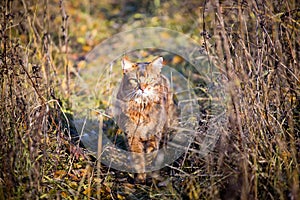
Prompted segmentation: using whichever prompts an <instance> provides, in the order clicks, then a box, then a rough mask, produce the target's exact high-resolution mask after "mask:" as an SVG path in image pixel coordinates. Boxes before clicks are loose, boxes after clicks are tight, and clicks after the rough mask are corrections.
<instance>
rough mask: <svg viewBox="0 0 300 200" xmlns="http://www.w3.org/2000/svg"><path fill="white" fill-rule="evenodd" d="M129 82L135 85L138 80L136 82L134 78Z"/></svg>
mask: <svg viewBox="0 0 300 200" xmlns="http://www.w3.org/2000/svg"><path fill="white" fill-rule="evenodd" d="M129 83H130V84H132V85H136V84H137V83H138V82H137V80H136V79H130V80H129Z"/></svg>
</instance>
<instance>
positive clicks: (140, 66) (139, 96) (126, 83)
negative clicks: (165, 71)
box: [121, 57, 163, 102]
mask: <svg viewBox="0 0 300 200" xmlns="http://www.w3.org/2000/svg"><path fill="white" fill-rule="evenodd" d="M121 64H122V69H123V88H122V90H123V92H124V93H126V96H127V97H129V98H130V99H131V100H135V101H137V102H144V101H146V100H147V101H149V100H153V99H154V98H155V95H157V94H158V93H159V91H158V90H159V88H160V86H161V84H162V81H161V74H160V72H161V68H162V67H163V58H162V57H157V58H155V59H154V60H152V61H151V62H138V63H133V62H131V61H129V60H128V59H127V58H123V59H122V61H121Z"/></svg>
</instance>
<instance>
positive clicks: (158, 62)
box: [151, 56, 164, 69]
mask: <svg viewBox="0 0 300 200" xmlns="http://www.w3.org/2000/svg"><path fill="white" fill-rule="evenodd" d="M163 61H164V59H163V57H161V56H160V57H158V58H155V59H154V60H153V61H152V62H151V65H152V66H153V67H155V68H158V69H161V68H162V67H163Z"/></svg>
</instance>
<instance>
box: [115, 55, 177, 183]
mask: <svg viewBox="0 0 300 200" xmlns="http://www.w3.org/2000/svg"><path fill="white" fill-rule="evenodd" d="M162 62H163V59H162V57H159V58H156V59H155V60H153V61H152V62H149V63H131V62H130V61H128V60H127V59H126V58H124V59H123V60H122V68H123V78H122V81H121V84H120V87H119V90H118V93H117V96H116V99H117V100H116V102H115V105H114V106H115V117H116V119H117V123H118V125H119V127H120V128H121V129H122V131H124V132H125V135H126V137H127V143H128V147H129V150H130V151H132V152H135V153H150V152H153V151H156V150H158V149H159V143H160V141H161V139H162V137H163V133H164V131H165V130H166V128H168V127H169V126H170V124H171V123H172V122H173V121H174V119H175V118H176V115H175V107H174V103H173V95H172V92H171V89H170V84H169V81H168V79H167V78H166V77H165V76H163V75H162V74H161V73H160V72H161V68H162V65H163V63H162ZM132 162H133V163H134V164H135V167H136V170H137V171H139V172H144V170H145V158H144V157H143V155H142V154H139V155H138V154H136V155H135V156H133V157H132ZM139 175H140V177H139V179H145V174H144V173H140V174H139ZM142 181H143V180H142Z"/></svg>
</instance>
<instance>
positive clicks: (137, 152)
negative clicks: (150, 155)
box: [128, 136, 146, 183]
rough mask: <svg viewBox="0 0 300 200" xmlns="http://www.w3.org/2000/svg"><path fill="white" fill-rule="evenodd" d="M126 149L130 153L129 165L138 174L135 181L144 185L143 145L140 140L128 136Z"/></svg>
mask: <svg viewBox="0 0 300 200" xmlns="http://www.w3.org/2000/svg"><path fill="white" fill-rule="evenodd" d="M128 147H129V150H130V151H131V159H130V160H131V164H133V165H134V168H135V170H136V171H137V172H140V173H137V174H136V177H135V181H136V182H138V183H144V182H145V181H146V173H145V157H144V144H143V142H142V141H141V139H140V138H137V137H134V136H133V137H130V136H128Z"/></svg>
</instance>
